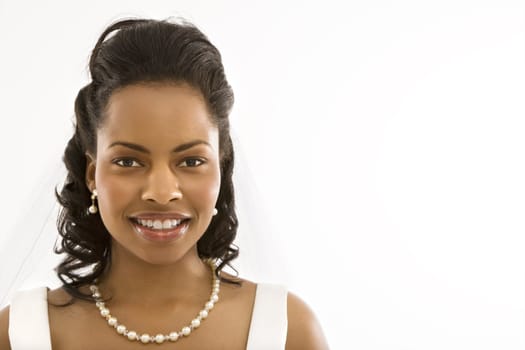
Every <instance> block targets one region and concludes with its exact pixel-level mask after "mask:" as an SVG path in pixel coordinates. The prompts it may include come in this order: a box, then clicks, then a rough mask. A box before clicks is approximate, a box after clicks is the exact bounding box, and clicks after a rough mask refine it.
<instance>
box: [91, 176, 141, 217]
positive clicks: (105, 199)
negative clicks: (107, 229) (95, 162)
mask: <svg viewBox="0 0 525 350" xmlns="http://www.w3.org/2000/svg"><path fill="white" fill-rule="evenodd" d="M99 169H100V171H98V172H97V173H96V176H95V178H96V183H97V192H98V202H99V207H100V214H101V215H102V217H103V219H105V215H104V214H105V213H113V214H114V213H116V212H117V211H120V210H122V209H123V208H124V207H125V206H126V205H127V204H128V203H129V202H130V200H131V198H132V197H133V195H134V191H133V186H132V183H129V181H125V180H124V179H122V178H121V177H118V176H114V175H113V176H112V175H111V174H109V173H108V172H106V171H104V169H103V168H99ZM107 218H109V216H107ZM104 221H106V220H104Z"/></svg>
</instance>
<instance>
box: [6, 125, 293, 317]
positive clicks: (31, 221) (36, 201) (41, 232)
mask: <svg viewBox="0 0 525 350" xmlns="http://www.w3.org/2000/svg"><path fill="white" fill-rule="evenodd" d="M231 135H232V139H233V143H234V151H235V167H234V175H233V177H234V185H235V194H236V207H237V215H238V217H239V230H238V232H237V237H236V239H235V242H234V244H236V245H237V246H239V249H240V254H239V257H238V258H237V259H236V260H234V261H233V263H232V264H233V266H234V267H235V268H236V270H237V271H238V272H239V276H240V277H242V278H246V279H250V280H253V281H254V282H271V283H281V284H287V281H288V280H289V279H288V268H287V266H286V261H285V256H284V253H283V252H284V249H283V247H282V245H281V241H282V240H281V238H280V237H279V236H278V234H277V231H275V230H274V229H273V225H272V220H271V216H270V214H269V210H268V208H269V207H268V206H267V205H266V204H265V203H264V200H263V198H262V196H261V195H260V193H259V190H258V188H257V181H256V179H255V177H254V176H253V174H252V173H251V171H250V160H249V158H248V157H247V156H246V155H245V153H244V150H243V148H242V145H241V142H240V141H239V139H238V137H236V132H235V130H234V128H233V127H232V130H231ZM65 176H66V170H65V167H64V166H63V164H62V163H60V162H59V161H57V162H56V163H55V164H53V165H51V166H50V167H48V168H47V170H45V172H43V173H41V174H40V175H39V178H40V182H38V183H37V184H36V185H34V188H33V191H32V192H31V193H32V194H31V196H30V197H31V198H28V199H27V201H26V202H27V203H28V205H27V207H24V208H20V210H19V211H18V212H19V215H18V218H16V219H15V223H14V225H13V226H11V227H12V228H11V229H8V230H7V232H4V233H3V234H4V237H3V238H2V240H0V244H1V246H0V276H1V278H0V307H3V306H5V305H8V304H9V301H10V300H11V298H12V297H13V295H14V293H15V292H16V291H17V290H23V289H30V288H34V287H38V286H48V287H49V288H56V287H58V286H60V284H61V283H60V281H59V280H58V278H57V277H56V274H55V272H54V270H53V268H54V267H55V266H56V264H57V263H58V262H59V261H60V259H61V256H59V255H57V254H55V253H54V252H53V247H54V245H55V242H56V241H57V239H58V237H59V235H58V233H57V229H56V219H57V215H58V211H59V206H58V203H57V202H56V200H55V196H54V189H55V187H57V186H58V187H57V188H60V186H61V185H62V182H63V181H64V179H65ZM18 185H19V184H14V186H18ZM225 271H227V272H230V273H232V271H231V270H230V269H228V268H226V269H225ZM233 273H234V272H233Z"/></svg>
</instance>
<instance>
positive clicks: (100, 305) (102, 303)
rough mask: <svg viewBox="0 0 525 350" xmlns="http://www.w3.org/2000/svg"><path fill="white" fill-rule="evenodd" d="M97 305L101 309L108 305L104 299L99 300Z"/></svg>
mask: <svg viewBox="0 0 525 350" xmlns="http://www.w3.org/2000/svg"><path fill="white" fill-rule="evenodd" d="M95 305H97V307H98V308H99V309H100V308H103V307H104V306H106V304H104V302H103V301H97V303H96V304H95Z"/></svg>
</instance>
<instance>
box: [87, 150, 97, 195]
mask: <svg viewBox="0 0 525 350" xmlns="http://www.w3.org/2000/svg"><path fill="white" fill-rule="evenodd" d="M96 164H97V163H96V158H95V157H93V156H92V155H91V154H89V153H87V152H86V186H87V187H88V188H89V191H90V192H93V190H94V189H95V188H97V185H96V182H95V170H96Z"/></svg>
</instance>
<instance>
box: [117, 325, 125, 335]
mask: <svg viewBox="0 0 525 350" xmlns="http://www.w3.org/2000/svg"><path fill="white" fill-rule="evenodd" d="M117 333H118V334H124V333H126V326H124V325H123V324H119V325H118V327H117Z"/></svg>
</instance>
